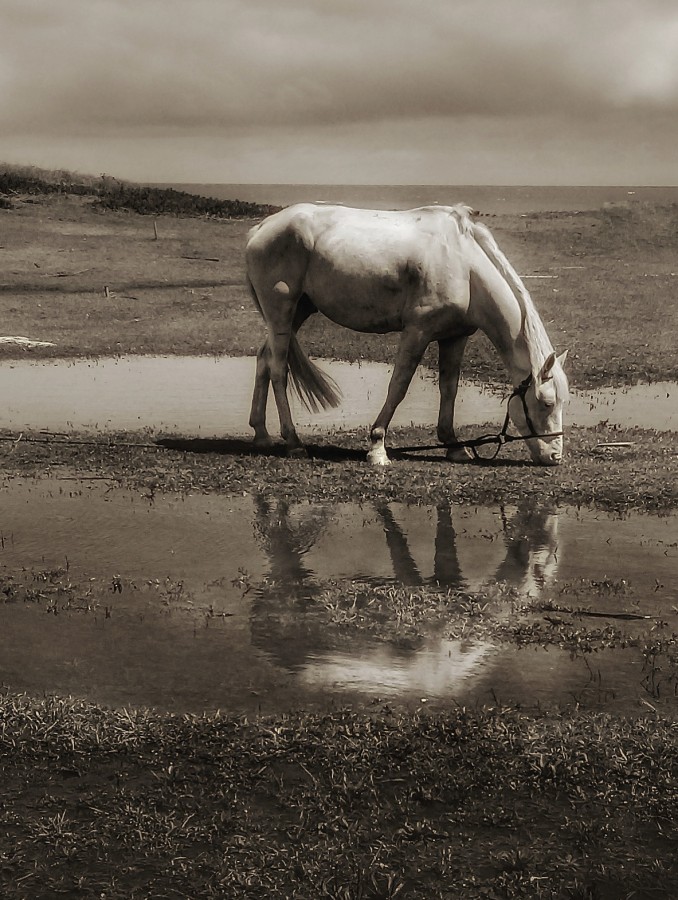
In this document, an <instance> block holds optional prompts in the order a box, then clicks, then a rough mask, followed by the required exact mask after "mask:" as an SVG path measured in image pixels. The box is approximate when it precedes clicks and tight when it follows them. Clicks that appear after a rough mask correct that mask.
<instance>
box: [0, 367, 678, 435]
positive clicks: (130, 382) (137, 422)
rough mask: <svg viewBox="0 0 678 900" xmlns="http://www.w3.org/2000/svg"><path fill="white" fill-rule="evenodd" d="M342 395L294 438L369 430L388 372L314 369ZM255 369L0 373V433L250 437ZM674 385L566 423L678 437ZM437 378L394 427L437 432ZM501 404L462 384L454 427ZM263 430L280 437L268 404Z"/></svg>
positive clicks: (584, 410) (497, 410)
mask: <svg viewBox="0 0 678 900" xmlns="http://www.w3.org/2000/svg"><path fill="white" fill-rule="evenodd" d="M319 362H320V364H321V366H322V368H323V369H324V370H325V371H326V372H328V373H329V374H330V375H331V376H332V377H333V378H334V379H335V381H336V382H337V383H338V385H339V386H340V388H341V390H342V393H343V401H342V404H341V406H340V407H339V408H337V409H333V410H329V411H328V412H322V413H317V414H315V413H309V412H308V411H307V410H305V409H304V408H303V407H301V406H300V405H299V404H297V403H293V410H294V416H295V420H296V422H297V425H298V426H299V428H300V429H302V430H303V431H305V432H307V433H308V432H309V431H323V430H325V431H327V430H328V429H331V428H342V429H347V428H350V429H352V428H359V427H367V426H369V424H370V423H371V422H372V420H373V419H374V418H375V417H376V414H377V412H378V411H379V409H380V407H381V405H382V403H383V401H384V399H385V397H386V390H387V386H388V381H389V378H390V375H391V366H389V365H387V364H382V363H360V364H357V363H354V364H351V363H346V362H338V361H336V360H319ZM254 367H255V362H254V359H253V358H251V357H233V358H231V357H217V358H215V357H204V356H197V357H158V356H130V357H120V358H116V359H99V360H83V359H77V360H41V361H30V360H25V361H24V360H20V361H11V362H10V361H5V362H3V363H0V382H1V383H2V393H3V403H2V404H1V405H0V428H11V429H22V428H30V429H48V430H55V431H66V430H73V429H75V430H77V429H84V430H96V431H117V430H124V431H127V430H141V429H150V430H152V431H158V430H159V431H166V432H178V433H180V434H183V435H199V436H205V437H213V436H220V437H223V436H224V435H243V434H248V433H250V432H249V426H248V424H247V423H248V419H249V410H250V402H251V394H252V387H253V384H254ZM677 397H678V385H676V384H673V383H670V382H656V383H654V384H641V385H634V386H630V387H623V388H604V389H601V390H597V391H586V392H576V391H574V392H573V393H572V395H571V399H570V403H569V406H568V410H567V414H566V415H567V422H570V423H572V424H576V425H597V424H599V423H600V422H607V423H608V424H609V425H611V426H614V425H620V426H627V425H628V426H633V425H637V426H639V427H641V428H657V429H660V430H661V429H666V430H678V402H676V398H677ZM437 414H438V391H437V384H436V379H435V375H434V374H433V373H431V371H430V370H427V369H419V371H418V372H417V374H416V376H415V378H414V380H413V382H412V386H411V388H410V390H409V392H408V394H407V396H406V398H405V400H404V401H403V403H402V404H401V405H400V407H399V408H398V410H397V412H396V415H395V418H394V421H393V424H394V426H397V425H409V424H410V423H413V424H415V425H433V424H434V423H435V422H436V420H437ZM503 416H504V407H503V395H502V393H499V392H497V391H494V390H491V389H490V388H488V387H484V386H482V385H477V384H474V383H472V382H468V381H465V382H463V383H462V385H461V388H460V392H459V397H458V401H457V414H456V421H457V423H458V424H459V425H470V424H483V423H486V422H494V423H497V424H499V423H501V421H502V420H503ZM268 421H269V428H270V430H271V433H276V432H277V426H276V416H275V411H274V404H273V403H272V402H270V403H269V416H268Z"/></svg>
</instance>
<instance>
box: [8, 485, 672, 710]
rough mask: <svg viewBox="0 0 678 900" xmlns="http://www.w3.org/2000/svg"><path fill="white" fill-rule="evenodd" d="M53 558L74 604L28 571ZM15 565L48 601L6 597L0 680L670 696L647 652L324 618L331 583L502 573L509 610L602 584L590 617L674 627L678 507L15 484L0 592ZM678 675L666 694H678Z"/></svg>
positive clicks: (584, 599) (153, 692)
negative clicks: (395, 500)
mask: <svg viewBox="0 0 678 900" xmlns="http://www.w3.org/2000/svg"><path fill="white" fill-rule="evenodd" d="M56 568H60V569H61V570H63V571H62V574H61V576H60V582H59V583H61V584H62V585H63V584H64V583H68V582H69V580H70V581H72V582H73V583H74V584H77V585H78V586H79V588H78V592H76V596H73V595H72V593H71V594H70V595H68V594H67V592H64V591H61V592H59V591H57V590H56V588H55V585H56V582H54V583H52V582H51V581H50V580H49V578H48V579H47V580H46V581H40V580H39V579H38V578H36V577H34V576H36V575H37V574H38V573H40V572H45V571H49V570H53V569H56ZM21 569H24V570H25V571H26V572H28V573H33V575H29V576H28V577H29V580H30V579H31V578H33V582H32V583H34V586H35V589H36V591H38V592H39V593H40V594H41V595H42V596H41V597H39V598H38V599H36V600H35V601H34V602H24V601H21V602H11V595H10V594H9V593H6V592H5V593H4V594H3V592H2V591H0V621H1V623H2V627H1V628H0V682H2V684H4V685H7V686H9V687H10V688H11V689H14V690H28V691H38V692H42V691H47V692H57V693H61V694H73V695H75V696H83V697H87V698H89V699H91V700H94V701H97V702H103V703H107V704H113V705H123V704H131V705H142V706H143V705H147V706H155V707H158V708H161V709H174V710H185V711H189V710H192V711H200V710H203V709H214V708H221V709H224V710H227V711H229V712H233V713H247V712H256V711H258V710H262V711H264V712H281V711H285V710H288V709H291V708H295V707H304V708H327V707H328V706H332V705H341V704H343V703H346V702H351V703H357V704H360V705H365V704H367V705H369V704H370V703H372V702H375V701H376V700H377V699H382V700H387V701H388V702H391V703H402V704H405V705H413V704H419V703H421V702H426V703H428V704H430V705H436V704H437V705H445V704H450V703H468V702H476V701H485V700H492V699H493V698H494V697H497V698H498V699H500V700H502V701H506V702H520V703H523V704H526V705H528V706H533V705H534V704H539V703H546V704H549V703H554V702H555V703H566V702H570V701H572V700H573V699H576V700H578V701H579V702H584V703H590V704H591V705H596V706H598V705H602V706H605V707H610V706H615V707H616V708H619V709H623V710H636V709H638V708H640V707H639V704H643V703H644V702H646V701H651V702H653V703H656V702H658V699H657V697H655V696H654V693H653V692H652V691H650V690H649V688H648V680H647V679H648V673H647V670H646V669H645V668H644V664H643V663H644V661H643V658H642V654H641V652H640V650H638V649H637V648H636V649H630V650H615V651H601V652H599V653H597V654H594V655H588V656H587V655H583V654H582V655H575V656H574V657H572V656H571V655H570V653H569V652H566V651H564V650H558V649H554V648H551V649H549V650H544V649H540V648H538V649H535V648H534V647H529V648H525V649H517V648H516V647H514V646H509V645H503V644H498V645H493V644H492V643H491V642H489V641H484V640H473V641H472V640H463V639H461V640H460V639H459V638H458V637H456V636H453V635H450V634H449V633H446V632H445V629H444V627H443V628H442V629H441V628H437V629H434V630H430V631H429V632H428V633H426V634H425V635H424V636H423V637H422V638H421V639H417V640H409V639H406V640H400V641H392V640H385V639H384V637H383V635H382V636H380V635H378V634H375V633H374V632H370V631H368V630H366V629H360V628H358V629H355V628H346V627H345V626H341V625H340V624H337V623H336V622H329V623H328V618H327V615H326V614H324V613H323V606H322V600H323V596H324V595H323V582H324V583H325V584H326V583H327V580H328V579H332V580H335V581H338V582H339V583H340V584H343V585H349V584H350V582H351V581H359V582H365V581H366V582H369V583H373V584H378V585H389V584H404V585H411V586H412V587H413V589H414V588H416V586H417V585H422V584H437V585H441V586H442V587H449V588H452V589H454V590H458V591H463V592H466V593H468V595H469V596H471V595H473V594H474V593H475V592H477V591H481V590H483V589H484V588H492V587H494V586H496V585H497V584H498V583H499V584H503V585H505V586H506V587H507V589H508V588H510V589H511V596H512V597H513V599H510V598H507V597H503V598H502V599H499V600H496V601H493V602H495V603H498V604H499V605H498V607H497V609H498V612H499V615H500V616H501V617H503V619H504V620H505V621H507V622H510V621H511V617H512V616H514V615H515V606H514V603H515V600H516V598H521V599H522V600H526V599H528V598H542V599H548V598H552V599H554V600H556V601H557V602H559V603H561V604H567V605H570V606H574V607H588V606H590V603H591V599H590V594H591V592H590V585H591V582H596V583H599V584H601V583H602V584H604V585H605V590H604V591H603V594H604V595H605V596H604V604H603V605H604V608H603V609H602V610H601V609H598V610H597V611H603V612H607V613H619V612H625V613H629V612H631V613H634V614H638V613H642V614H644V615H651V616H653V617H656V618H654V619H652V620H651V621H643V622H642V623H640V624H639V625H638V627H640V628H641V629H644V630H646V631H649V629H650V628H651V627H652V626H654V625H656V623H657V622H659V621H664V622H667V625H666V626H661V627H662V628H666V629H667V633H670V632H671V631H672V630H678V621H676V619H677V616H676V610H675V603H676V596H675V581H676V574H677V573H678V517H677V516H676V515H672V516H669V517H665V518H658V517H653V516H651V515H640V514H634V515H629V516H627V517H625V518H622V519H620V518H612V517H609V516H607V515H604V514H602V513H600V512H594V511H588V510H575V509H570V508H547V509H535V508H533V507H530V506H525V507H506V508H500V507H491V506H488V507H474V508H467V507H452V508H450V507H425V506H423V507H409V506H405V505H401V504H383V505H374V504H365V505H362V506H359V505H356V504H339V505H332V506H328V505H323V504H308V503H298V504H289V503H286V502H284V501H279V500H272V499H271V498H269V497H265V496H259V495H254V496H249V495H248V496H242V497H232V496H231V497H225V496H202V495H200V496H184V497H175V496H159V497H155V498H149V497H143V496H141V495H139V494H138V493H133V492H128V491H124V490H121V489H119V488H117V487H113V486H112V485H107V484H106V483H101V482H96V481H91V482H82V481H81V482H78V481H75V480H74V481H69V480H64V479H58V478H46V479H41V480H39V481H25V482H24V481H19V480H13V481H10V482H8V483H6V484H4V485H2V486H1V487H0V588H2V587H4V586H6V585H7V584H8V583H9V582H8V578H9V576H10V574H11V573H16V572H18V571H20V570H21ZM117 587H122V591H120V590H118V589H117ZM347 589H348V587H347ZM67 595H68V596H70V601H69V603H66V602H65V598H66V597H67ZM598 595H599V596H598V600H597V601H596V602H597V603H601V600H600V591H599V592H598ZM69 606H70V608H67V607H69ZM321 613H323V614H321ZM601 622H602V625H604V624H606V620H601ZM588 624H590V623H588ZM636 624H638V623H630V624H629V627H633V626H634V625H636ZM602 625H601V627H602ZM666 671H668V670H667V669H666ZM666 671H665V674H666ZM666 683H667V685H668V687H667V688H666V690H665V691H663V693H662V698H661V699H662V702H670V701H671V697H670V694H671V691H672V690H673V689H674V687H675V686H674V685H673V682H671V681H670V680H669V681H668V682H666ZM667 692H668V693H667ZM667 697H668V700H667Z"/></svg>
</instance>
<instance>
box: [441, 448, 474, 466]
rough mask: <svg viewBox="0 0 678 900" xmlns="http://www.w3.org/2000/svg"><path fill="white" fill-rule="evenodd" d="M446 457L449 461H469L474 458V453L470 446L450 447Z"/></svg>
mask: <svg viewBox="0 0 678 900" xmlns="http://www.w3.org/2000/svg"><path fill="white" fill-rule="evenodd" d="M445 457H446V459H447V460H448V461H449V462H455V463H467V462H470V461H471V460H472V459H473V454H472V453H471V451H470V450H469V449H468V447H449V448H448V451H447V453H446V454H445Z"/></svg>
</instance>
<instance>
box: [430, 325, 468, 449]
mask: <svg viewBox="0 0 678 900" xmlns="http://www.w3.org/2000/svg"><path fill="white" fill-rule="evenodd" d="M468 339H469V335H462V336H461V337H454V338H446V339H445V340H442V341H438V386H439V388H440V411H439V413H438V440H439V441H440V443H441V444H445V446H446V447H448V448H449V449H448V451H447V458H448V459H449V460H451V461H452V462H467V461H468V460H469V459H471V454H470V453H469V451H468V450H467V449H466V447H453V446H451V445H452V444H456V442H457V435H456V434H455V431H454V404H455V401H456V399H457V389H458V387H459V373H460V372H461V360H462V357H463V355H464V350H465V349H466V342H467V341H468Z"/></svg>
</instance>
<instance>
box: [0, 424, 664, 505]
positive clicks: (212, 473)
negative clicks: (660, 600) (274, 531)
mask: <svg viewBox="0 0 678 900" xmlns="http://www.w3.org/2000/svg"><path fill="white" fill-rule="evenodd" d="M467 433H470V431H469V429H466V430H464V431H462V432H460V434H462V435H464V434H467ZM609 436H610V435H609V433H607V434H606V439H609ZM613 436H614V439H615V440H618V441H620V442H622V443H628V446H621V447H619V448H617V449H614V448H613V449H612V450H609V451H608V450H605V449H599V447H598V445H599V441H600V440H601V433H600V431H597V430H596V429H590V428H589V429H587V428H571V429H569V430H568V437H567V454H568V455H567V459H566V462H565V463H564V464H563V465H562V466H558V467H556V468H543V467H539V466H534V465H532V464H531V463H530V462H529V460H528V459H527V458H526V454H525V450H524V448H523V447H520V446H518V444H514V445H511V446H508V447H505V448H504V449H503V451H502V454H501V456H499V457H498V458H497V459H496V460H494V461H493V462H490V463H469V464H466V465H452V464H450V463H448V462H447V461H446V460H445V458H444V456H443V455H442V454H441V453H440V452H438V453H435V452H433V453H417V454H414V453H402V452H399V451H398V446H411V445H414V444H416V443H420V444H426V443H429V442H430V439H431V434H430V432H428V431H425V430H423V429H396V430H394V432H393V435H392V440H391V445H390V448H391V449H390V453H391V457H392V459H393V461H394V465H392V466H390V467H389V468H387V469H377V470H375V469H374V468H372V467H371V466H369V465H367V463H366V461H365V449H366V446H367V443H368V441H367V433H366V432H365V433H364V434H357V435H356V434H340V433H339V434H333V435H330V436H328V437H326V438H316V439H315V440H313V441H311V443H310V444H309V445H308V450H309V453H310V457H311V458H310V459H309V460H296V459H291V460H290V459H287V458H286V457H285V455H284V451H283V448H282V446H280V447H279V448H278V452H277V454H276V453H274V454H273V455H270V454H267V453H266V454H262V453H257V452H255V451H254V450H253V448H252V444H251V442H250V440H249V439H247V440H245V439H242V438H237V439H225V440H219V439H210V438H182V437H169V436H168V437H165V438H163V437H160V438H158V439H157V442H156V440H153V441H151V442H150V443H148V442H146V444H147V445H145V443H144V439H143V437H140V436H138V435H137V436H135V435H117V436H110V437H104V436H102V437H98V438H97V437H93V436H92V435H81V436H80V438H79V440H82V441H84V443H79V442H78V441H77V440H76V442H75V443H73V442H67V441H60V440H59V439H58V438H56V439H53V440H45V437H44V435H40V434H34V435H30V434H24V435H22V436H20V435H15V434H8V433H5V434H4V435H0V438H2V440H0V472H2V473H4V474H5V476H6V477H11V476H12V475H28V476H33V475H37V476H39V475H41V474H44V473H46V472H49V473H51V474H58V473H59V472H60V471H61V472H63V473H65V474H73V473H76V474H78V473H79V474H82V475H93V474H96V475H97V476H99V477H107V478H111V479H112V480H118V481H120V483H122V484H124V485H126V486H129V487H132V488H139V489H142V490H144V491H149V490H150V491H154V490H158V491H179V492H194V491H202V492H218V493H225V494H228V493H241V492H243V491H253V490H263V491H271V492H272V493H274V494H275V495H277V496H284V497H286V498H288V499H290V500H308V501H311V502H312V501H314V500H315V501H318V502H328V503H329V502H348V501H357V502H361V501H374V502H384V503H387V502H390V501H399V502H406V503H415V504H416V503H427V504H432V505H435V504H444V503H498V504H508V503H514V502H517V501H519V500H522V499H524V498H526V497H533V498H534V500H535V502H551V503H554V504H565V505H568V504H569V505H575V506H576V505H592V506H599V507H601V508H604V509H608V510H613V511H616V512H619V513H624V512H625V511H626V510H628V509H631V508H635V509H643V510H647V511H650V512H668V511H670V510H673V509H676V506H678V454H677V453H676V436H675V434H673V433H671V432H646V431H641V430H638V429H616V430H615V431H614V434H613Z"/></svg>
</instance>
